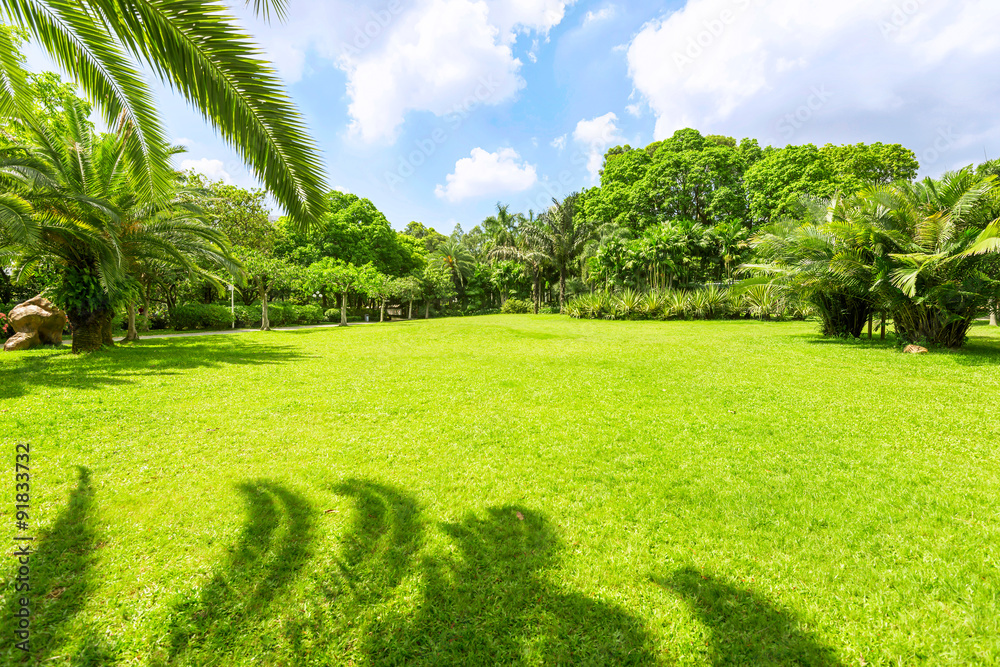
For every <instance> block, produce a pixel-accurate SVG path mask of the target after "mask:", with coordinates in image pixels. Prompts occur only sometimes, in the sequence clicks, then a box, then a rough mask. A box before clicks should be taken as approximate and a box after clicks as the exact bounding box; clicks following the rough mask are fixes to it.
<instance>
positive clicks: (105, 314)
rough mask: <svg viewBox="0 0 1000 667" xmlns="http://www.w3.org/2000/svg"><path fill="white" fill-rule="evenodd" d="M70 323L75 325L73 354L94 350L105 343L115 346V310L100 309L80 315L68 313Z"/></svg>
mask: <svg viewBox="0 0 1000 667" xmlns="http://www.w3.org/2000/svg"><path fill="white" fill-rule="evenodd" d="M67 315H68V316H69V321H70V325H72V327H73V354H79V353H81V352H93V351H94V350H99V349H101V348H102V347H104V346H105V345H109V346H114V344H115V341H114V338H112V337H111V323H112V320H113V319H114V316H115V314H114V312H112V311H110V310H100V311H95V312H90V313H87V314H86V315H83V316H82V317H81V316H78V315H76V316H75V315H74V314H71V313H67Z"/></svg>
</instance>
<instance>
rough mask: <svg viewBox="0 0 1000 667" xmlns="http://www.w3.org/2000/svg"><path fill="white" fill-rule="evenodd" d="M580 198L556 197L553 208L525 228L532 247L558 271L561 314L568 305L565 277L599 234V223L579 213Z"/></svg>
mask: <svg viewBox="0 0 1000 667" xmlns="http://www.w3.org/2000/svg"><path fill="white" fill-rule="evenodd" d="M578 197H579V195H578V194H573V195H570V196H568V197H566V199H564V200H563V201H562V202H561V203H560V202H559V200H558V199H555V198H553V199H552V204H553V205H552V207H551V208H550V209H549V210H548V211H546V212H545V213H544V214H543V215H541V216H539V217H538V219H537V220H536V221H535V223H534V224H532V225H527V226H526V228H525V233H526V234H527V235H528V236H529V237H530V243H531V245H532V246H533V247H535V248H537V252H538V253H539V255H540V256H544V257H546V258H548V259H549V261H551V263H552V265H553V266H554V267H555V269H556V270H557V271H558V272H559V310H560V312H562V310H563V309H564V308H565V305H566V277H567V276H568V275H569V272H570V270H571V267H572V265H573V263H574V262H576V260H577V259H579V257H580V256H581V255H582V254H583V251H584V248H585V247H586V245H587V244H588V243H589V242H590V241H592V240H593V239H594V238H595V236H596V234H597V226H596V224H595V223H593V222H592V221H590V220H588V219H587V218H586V217H584V214H583V213H582V212H580V211H578V210H577V199H578Z"/></svg>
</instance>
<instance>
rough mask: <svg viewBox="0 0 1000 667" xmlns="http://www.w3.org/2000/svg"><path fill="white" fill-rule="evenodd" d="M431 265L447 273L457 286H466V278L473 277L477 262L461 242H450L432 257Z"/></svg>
mask: <svg viewBox="0 0 1000 667" xmlns="http://www.w3.org/2000/svg"><path fill="white" fill-rule="evenodd" d="M430 265H431V266H433V267H434V268H436V269H440V270H441V271H444V272H445V273H447V274H448V275H449V276H451V278H452V280H454V281H455V284H456V285H457V286H461V285H464V284H465V280H466V278H468V277H469V276H470V275H472V271H473V269H475V267H476V261H475V258H474V257H473V256H472V254H471V253H469V251H468V250H466V249H465V248H464V247H463V246H462V244H461V242H459V241H454V240H448V241H446V242H445V243H442V244H441V245H440V246H439V247H438V249H437V252H436V253H434V256H433V257H431V260H430Z"/></svg>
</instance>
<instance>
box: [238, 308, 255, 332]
mask: <svg viewBox="0 0 1000 667" xmlns="http://www.w3.org/2000/svg"><path fill="white" fill-rule="evenodd" d="M236 326H238V327H258V326H260V304H256V305H253V306H236Z"/></svg>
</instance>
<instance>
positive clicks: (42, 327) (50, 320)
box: [3, 295, 66, 352]
mask: <svg viewBox="0 0 1000 667" xmlns="http://www.w3.org/2000/svg"><path fill="white" fill-rule="evenodd" d="M7 321H8V323H9V324H10V326H11V327H13V328H14V331H15V334H14V335H13V336H11V337H10V338H9V339H7V342H6V343H5V344H4V346H3V349H4V350H5V351H7V352H12V351H14V350H30V349H31V348H33V347H38V346H39V345H62V332H63V329H65V328H66V313H64V312H63V311H61V310H59V309H58V308H56V307H55V305H53V303H52V302H51V301H49V300H48V299H44V298H42V297H41V296H40V295H39V296H36V297H35V298H33V299H28V300H27V301H25V302H24V303H22V304H18V305H16V306H14V307H13V308H12V309H11V311H10V312H9V313H7Z"/></svg>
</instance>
